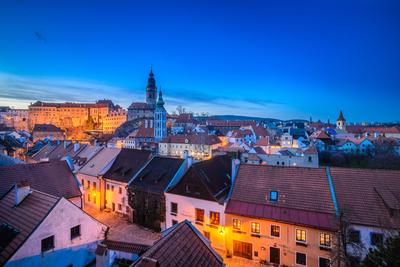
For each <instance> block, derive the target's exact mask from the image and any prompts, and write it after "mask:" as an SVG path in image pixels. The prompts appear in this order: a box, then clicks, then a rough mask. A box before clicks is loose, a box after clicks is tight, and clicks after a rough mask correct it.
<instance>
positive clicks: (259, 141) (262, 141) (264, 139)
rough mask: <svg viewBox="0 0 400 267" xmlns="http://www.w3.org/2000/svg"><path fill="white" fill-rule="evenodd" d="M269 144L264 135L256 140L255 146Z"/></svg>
mask: <svg viewBox="0 0 400 267" xmlns="http://www.w3.org/2000/svg"><path fill="white" fill-rule="evenodd" d="M268 145H269V137H268V136H267V137H264V138H261V139H259V140H257V142H256V146H268Z"/></svg>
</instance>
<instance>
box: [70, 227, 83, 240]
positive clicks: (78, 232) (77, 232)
mask: <svg viewBox="0 0 400 267" xmlns="http://www.w3.org/2000/svg"><path fill="white" fill-rule="evenodd" d="M80 235H81V225H77V226H74V227H72V228H71V240H72V239H74V238H77V237H78V236H80Z"/></svg>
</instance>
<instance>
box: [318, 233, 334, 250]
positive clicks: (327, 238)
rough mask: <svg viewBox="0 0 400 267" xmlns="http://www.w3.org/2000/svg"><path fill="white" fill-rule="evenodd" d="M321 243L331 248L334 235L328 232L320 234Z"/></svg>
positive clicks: (322, 245)
mask: <svg viewBox="0 0 400 267" xmlns="http://www.w3.org/2000/svg"><path fill="white" fill-rule="evenodd" d="M319 245H320V246H321V247H325V248H330V247H331V246H332V236H331V234H327V233H320V234H319Z"/></svg>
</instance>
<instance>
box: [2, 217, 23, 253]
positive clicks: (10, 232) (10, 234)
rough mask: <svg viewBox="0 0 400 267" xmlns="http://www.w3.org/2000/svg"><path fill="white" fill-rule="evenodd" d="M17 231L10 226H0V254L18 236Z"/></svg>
mask: <svg viewBox="0 0 400 267" xmlns="http://www.w3.org/2000/svg"><path fill="white" fill-rule="evenodd" d="M18 233H19V231H18V230H17V229H14V228H13V227H12V226H11V225H8V224H5V223H3V224H1V225H0V236H1V238H0V252H2V251H3V250H4V249H5V248H6V247H7V246H8V245H9V244H10V243H11V241H13V239H14V238H15V237H16V236H17V235H18Z"/></svg>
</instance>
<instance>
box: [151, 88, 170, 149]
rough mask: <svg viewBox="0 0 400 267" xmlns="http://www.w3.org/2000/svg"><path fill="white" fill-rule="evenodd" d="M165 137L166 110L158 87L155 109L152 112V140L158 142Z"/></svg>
mask: <svg viewBox="0 0 400 267" xmlns="http://www.w3.org/2000/svg"><path fill="white" fill-rule="evenodd" d="M165 137H167V111H166V110H165V108H164V100H163V98H162V91H161V89H160V93H159V94H158V101H157V106H156V110H155V112H154V140H155V141H156V142H159V141H161V140H163V139H164V138H165Z"/></svg>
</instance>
